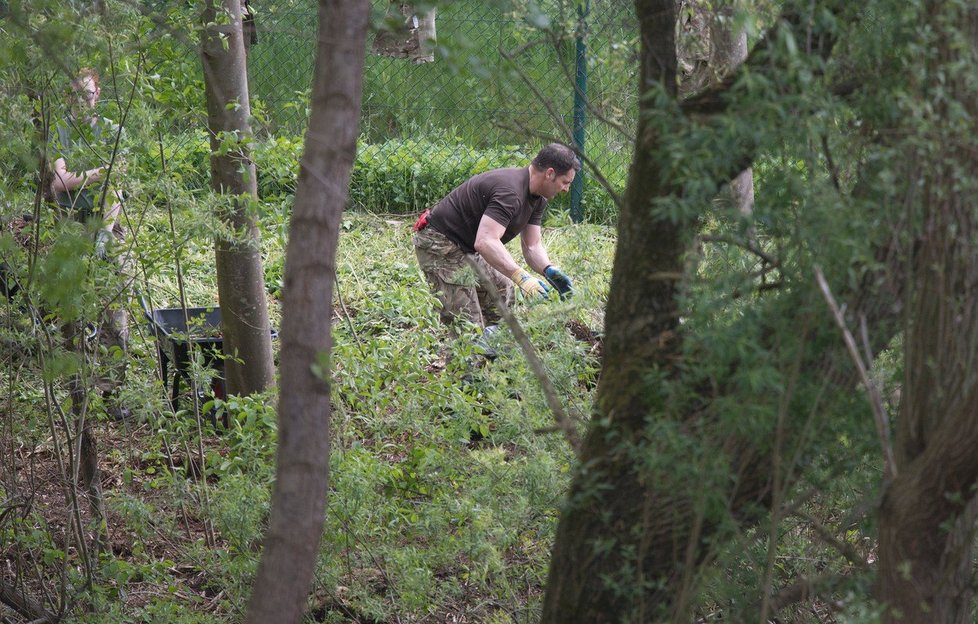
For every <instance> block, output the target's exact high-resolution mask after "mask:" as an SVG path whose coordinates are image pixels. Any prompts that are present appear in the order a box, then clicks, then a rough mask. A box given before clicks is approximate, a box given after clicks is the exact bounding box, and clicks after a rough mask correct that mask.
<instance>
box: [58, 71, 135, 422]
mask: <svg viewBox="0 0 978 624" xmlns="http://www.w3.org/2000/svg"><path fill="white" fill-rule="evenodd" d="M71 90H72V96H71V102H70V105H69V111H68V114H67V115H66V116H65V118H64V119H62V120H60V121H59V122H58V123H57V124H56V125H55V127H54V129H53V132H52V133H51V162H52V169H53V171H52V180H51V191H52V194H53V195H54V198H55V202H56V204H57V208H58V212H59V216H60V218H63V219H72V220H75V221H78V222H79V223H83V224H85V225H86V226H90V227H92V228H93V230H94V235H93V238H94V255H95V257H96V258H98V259H99V260H102V261H106V262H113V263H114V264H116V265H117V269H118V271H119V272H120V273H121V274H123V275H125V273H126V271H125V268H126V265H127V261H126V258H125V256H124V255H122V254H113V248H114V247H120V248H121V242H122V241H123V239H124V230H123V228H122V225H121V223H120V222H119V216H120V214H121V211H122V192H121V191H119V190H117V189H114V188H112V187H111V185H107V184H106V182H107V181H108V180H107V178H108V176H109V172H110V166H111V168H112V176H113V179H115V178H116V177H117V176H121V175H124V162H123V160H122V158H121V157H119V156H118V155H116V156H115V157H114V158H113V155H114V154H116V151H117V147H118V144H119V143H120V142H121V141H120V139H121V138H122V137H121V131H120V129H119V126H118V125H117V124H115V123H114V122H112V121H111V120H110V119H107V118H105V117H101V116H99V115H98V114H97V107H98V100H99V96H100V95H101V88H100V86H99V76H98V73H96V72H95V70H92V69H88V68H86V69H82V70H81V71H80V72H79V73H78V75H77V76H76V77H75V79H74V80H72V81H71ZM103 194H104V197H103ZM103 206H104V209H103ZM112 299H113V300H112V301H110V302H107V303H106V304H105V307H104V310H103V313H102V315H101V319H100V322H99V326H98V327H97V328H96V331H97V333H98V337H99V344H100V345H101V346H102V347H104V353H105V354H106V356H107V357H108V358H109V359H110V360H111V361H112V363H111V365H110V366H108V367H106V368H105V370H103V371H100V375H99V376H98V379H97V381H96V384H97V386H98V388H99V390H101V391H102V394H103V397H104V398H105V400H106V407H107V410H108V412H109V414H110V415H112V416H114V417H117V418H121V417H125V416H127V415H128V413H127V412H128V410H126V409H125V408H124V407H122V406H121V405H120V404H119V403H118V399H117V394H118V389H119V387H121V384H122V382H123V380H124V377H125V369H126V360H127V358H128V344H129V326H128V318H127V315H126V310H125V307H124V305H123V303H124V300H125V297H113V298H112ZM80 334H81V332H80V331H79V329H78V328H66V336H67V337H68V338H69V340H70V341H71V342H75V343H77V342H78V341H79V340H80ZM77 346H78V345H76V347H77Z"/></svg>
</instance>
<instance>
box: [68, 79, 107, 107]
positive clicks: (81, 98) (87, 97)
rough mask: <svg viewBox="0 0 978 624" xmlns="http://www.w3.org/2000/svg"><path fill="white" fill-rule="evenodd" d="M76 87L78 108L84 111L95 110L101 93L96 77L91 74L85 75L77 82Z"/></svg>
mask: <svg viewBox="0 0 978 624" xmlns="http://www.w3.org/2000/svg"><path fill="white" fill-rule="evenodd" d="M74 87H75V101H76V102H77V104H78V108H79V109H80V110H82V111H89V110H93V109H94V108H95V104H97V103H98V96H99V93H101V90H100V89H99V86H98V84H97V83H96V82H95V79H94V78H92V77H91V76H84V77H82V78H79V79H78V80H77V81H76V82H75V84H74Z"/></svg>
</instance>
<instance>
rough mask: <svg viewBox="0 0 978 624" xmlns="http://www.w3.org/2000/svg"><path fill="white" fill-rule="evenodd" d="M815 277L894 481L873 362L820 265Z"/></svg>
mask: <svg viewBox="0 0 978 624" xmlns="http://www.w3.org/2000/svg"><path fill="white" fill-rule="evenodd" d="M815 279H816V281H817V282H818V287H819V288H820V289H821V291H822V294H823V295H824V296H825V301H826V303H828V304H829V308H830V309H831V310H832V315H833V316H834V317H835V322H836V324H838V326H839V329H841V330H842V338H843V340H845V343H846V349H847V350H848V351H849V356H850V357H851V358H852V362H853V364H855V365H856V370H857V371H858V373H859V379H860V380H861V381H862V382H863V385H864V386H865V387H866V394H867V395H868V398H869V405H870V407H871V408H872V410H873V419H874V421H875V423H876V434H877V435H878V436H879V439H880V447H881V449H882V451H883V469H884V474H885V475H886V478H887V480H888V481H892V480H893V479H895V478H896V476H897V465H896V460H895V459H894V458H893V447H892V445H891V444H890V426H889V421H888V420H887V417H886V410H885V409H884V408H883V399H882V397H881V396H880V391H879V385H878V384H877V383H876V381H875V380H874V379H872V378H871V377H870V374H869V369H870V367H871V366H872V362H869V363H868V364H867V363H864V362H863V358H862V356H861V355H860V354H859V347H858V346H856V339H855V338H853V336H852V332H850V331H849V328H848V327H847V326H846V320H845V317H844V316H843V315H842V310H840V309H839V306H838V304H836V302H835V297H833V296H832V291H831V290H830V289H829V284H828V282H827V281H826V280H825V275H824V274H823V273H822V269H820V268H818V267H816V268H815Z"/></svg>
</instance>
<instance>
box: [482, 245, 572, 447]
mask: <svg viewBox="0 0 978 624" xmlns="http://www.w3.org/2000/svg"><path fill="white" fill-rule="evenodd" d="M466 261H467V262H468V264H469V266H471V267H472V269H473V270H474V271H475V272H476V275H478V276H479V281H480V282H482V285H483V286H484V287H485V288H486V290H488V291H489V295H490V296H491V297H492V299H493V302H494V303H495V304H496V307H497V308H498V309H499V311H500V312H501V314H502V317H503V319H504V320H505V321H506V324H507V325H509V329H510V331H512V332H513V337H514V338H516V342H517V343H518V344H519V345H520V349H521V350H522V351H523V355H524V356H526V360H527V362H528V363H529V364H530V368H531V369H532V370H533V374H534V376H536V378H537V381H539V382H540V388H541V389H542V390H543V396H544V398H545V399H546V400H547V406H548V407H550V411H551V412H552V413H553V415H554V420H555V421H556V426H557V427H558V428H559V429H560V430H561V431H562V432H563V434H564V437H565V438H567V443H568V444H570V447H571V448H572V449H574V454H575V455H579V454H580V449H581V440H580V437H579V436H578V434H577V427H575V426H574V422H573V421H572V420H571V418H570V417H569V416H568V415H567V411H566V410H564V406H563V404H561V402H560V399H559V398H557V390H556V389H555V388H554V385H553V383H552V382H551V381H550V377H548V376H547V371H546V369H545V368H544V366H543V361H542V360H541V359H540V356H539V355H537V351H536V349H534V348H533V343H532V342H530V338H529V337H528V336H527V335H526V332H525V331H523V327H522V326H521V325H520V322H519V321H518V320H516V317H515V316H514V315H513V312H512V310H510V309H509V306H507V305H506V302H505V301H503V298H502V297H501V296H500V295H499V290H497V289H496V285H495V284H493V283H492V280H491V279H490V278H489V275H488V274H487V273H486V271H485V269H483V268H482V267H481V266H479V265H478V263H476V262H473V261H472V259H471V258H469V257H468V256H466Z"/></svg>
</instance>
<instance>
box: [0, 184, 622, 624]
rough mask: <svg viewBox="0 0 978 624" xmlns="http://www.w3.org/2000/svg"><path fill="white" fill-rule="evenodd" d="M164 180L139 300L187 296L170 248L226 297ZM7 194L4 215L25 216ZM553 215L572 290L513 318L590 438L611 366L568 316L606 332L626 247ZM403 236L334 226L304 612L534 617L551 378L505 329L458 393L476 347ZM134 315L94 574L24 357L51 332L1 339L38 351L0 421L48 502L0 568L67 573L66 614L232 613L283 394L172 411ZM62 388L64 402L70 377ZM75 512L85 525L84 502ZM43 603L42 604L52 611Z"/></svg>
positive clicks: (405, 618) (11, 527)
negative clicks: (609, 294) (12, 564)
mask: <svg viewBox="0 0 978 624" xmlns="http://www.w3.org/2000/svg"><path fill="white" fill-rule="evenodd" d="M159 184H161V185H162V184H164V183H163V182H160V183H159ZM152 185H153V183H145V185H144V186H143V187H142V188H140V189H139V190H140V191H141V192H142V196H144V197H145V196H150V197H157V198H159V197H164V196H165V197H166V198H167V199H166V201H165V202H163V201H159V200H157V201H154V202H146V203H144V204H139V205H137V204H133V206H131V207H130V209H129V210H130V215H129V216H130V218H131V219H132V221H133V223H136V224H138V226H137V227H133V228H132V242H133V251H134V254H135V255H136V257H137V258H138V263H139V271H138V274H139V275H138V279H137V282H138V284H139V288H138V289H137V291H138V294H141V295H143V296H144V297H145V298H147V299H151V301H152V302H151V304H149V305H152V306H154V307H163V306H178V305H179V304H180V292H181V280H178V279H177V274H176V271H175V263H174V261H173V260H174V257H173V254H176V255H178V256H179V258H180V266H181V269H182V276H181V277H182V290H183V296H184V299H185V300H186V302H187V305H189V306H194V305H209V304H213V303H216V302H217V301H216V277H215V275H214V274H213V261H212V254H213V250H212V247H211V244H210V241H209V240H208V237H207V235H208V234H209V233H210V232H211V231H212V230H211V226H210V225H208V224H207V223H206V220H205V221H201V220H199V219H198V220H195V221H194V222H188V221H187V220H183V219H179V218H178V219H176V220H175V221H174V226H173V227H172V228H171V226H170V225H169V219H168V216H167V211H169V210H173V211H174V212H178V211H181V210H188V211H189V210H191V209H192V208H193V201H191V200H189V199H186V198H185V196H183V195H181V194H180V193H175V192H171V193H165V194H164V193H163V192H162V191H163V190H165V189H155V191H157V192H154V188H153V186H152ZM182 198H183V199H182ZM24 201H26V198H24ZM17 203H18V202H13V203H11V204H8V209H11V210H13V211H16V208H15V207H14V206H15V204H17ZM290 206H291V200H290V198H288V197H282V198H281V199H280V200H279V201H273V202H268V203H267V204H266V206H265V208H264V209H265V211H266V212H265V214H263V216H262V228H263V232H264V234H263V252H264V255H265V265H266V273H267V275H268V276H269V281H268V289H269V293H270V294H269V300H270V303H271V316H272V319H273V323H278V322H279V319H280V310H279V307H278V299H277V297H278V296H280V294H281V291H280V288H281V279H280V278H281V271H282V257H283V255H284V244H285V242H286V241H285V235H286V233H287V223H288V211H289V209H290ZM198 214H199V213H198ZM550 223H551V224H552V225H554V226H555V227H549V228H547V229H546V230H545V240H546V243H547V246H548V249H549V251H550V254H551V256H552V257H553V258H554V260H555V261H558V262H559V263H560V264H561V266H562V268H564V270H565V271H567V272H568V273H569V274H570V275H572V276H573V277H574V278H575V284H576V286H577V293H576V295H575V297H574V298H573V299H571V300H570V301H568V302H550V303H540V304H534V305H528V304H523V303H521V304H520V305H519V306H518V308H517V312H518V317H519V319H520V321H521V323H523V324H524V326H525V328H526V330H527V331H528V333H529V335H530V337H531V339H532V341H533V343H534V345H535V346H536V348H537V349H538V350H539V352H540V354H541V356H542V358H543V360H544V362H545V364H546V366H547V368H548V374H549V376H550V378H551V381H552V382H553V383H554V384H555V386H556V387H557V389H558V391H559V393H560V397H561V399H562V401H563V402H564V403H565V405H566V406H567V408H568V409H569V410H570V411H571V412H572V413H573V414H574V415H575V416H576V418H577V421H578V425H579V426H581V427H583V426H584V424H585V421H586V415H587V413H588V411H589V406H590V404H591V398H592V397H591V393H592V392H593V388H594V386H595V383H596V380H597V374H598V369H599V362H598V359H597V356H596V354H595V353H594V352H593V348H592V345H591V344H589V343H585V342H581V341H579V340H577V339H575V338H574V336H573V335H572V334H571V332H570V331H569V330H568V323H569V322H574V323H577V324H583V325H586V326H588V327H591V328H593V329H596V330H599V329H601V325H602V316H601V313H600V310H601V309H602V308H603V300H604V298H605V295H606V291H607V288H608V283H607V280H608V274H609V268H610V263H611V254H612V252H613V246H614V238H613V234H612V231H611V230H609V229H607V228H604V227H600V226H589V225H574V226H571V225H566V224H565V223H566V218H560V217H557V216H555V218H553V219H551V220H550ZM410 234H411V232H410V220H409V219H406V218H405V217H403V216H401V217H398V216H377V215H368V214H363V213H354V212H348V213H346V214H345V215H344V217H343V223H342V227H341V241H340V250H339V254H338V259H337V260H338V263H337V266H338V276H337V285H338V292H337V297H336V300H335V301H334V302H333V331H334V353H333V357H332V362H333V363H334V368H333V370H332V371H331V375H332V382H333V385H332V388H333V394H332V406H333V409H332V431H333V446H332V456H331V472H330V476H331V480H330V481H331V482H330V490H329V493H328V494H329V499H328V501H329V502H328V509H327V521H326V527H325V529H324V535H323V542H322V553H321V557H320V562H319V566H318V569H317V574H316V581H315V586H314V590H313V593H312V595H311V597H310V610H309V615H308V620H309V621H317V622H349V621H352V620H358V621H365V622H366V621H387V622H393V621H402V622H423V621H429V622H442V621H450V620H451V619H452V618H456V619H460V618H464V619H466V620H467V621H480V622H529V621H533V620H535V619H536V614H537V612H538V607H539V601H540V599H541V596H542V588H543V583H544V580H545V577H546V567H547V560H548V557H549V550H550V546H551V542H552V539H553V532H554V529H555V525H556V518H557V513H558V505H559V503H560V500H561V495H562V493H563V491H564V489H565V487H566V485H567V482H568V479H569V471H570V468H571V462H572V452H571V450H570V449H569V447H568V446H567V444H566V442H565V440H564V439H563V438H562V437H561V436H559V435H558V434H555V433H552V432H551V431H550V430H551V429H552V426H553V418H552V416H551V415H550V413H549V411H548V409H547V407H546V402H545V400H544V398H543V395H542V392H541V390H540V385H539V383H538V382H537V380H536V379H535V378H534V377H533V375H532V373H531V372H530V369H529V367H528V365H527V364H526V360H525V358H524V356H523V354H522V353H521V352H520V350H519V349H518V347H517V346H516V344H515V341H514V340H513V339H512V337H511V335H510V334H509V332H508V330H504V331H502V332H499V333H498V334H497V335H496V336H495V337H494V340H495V341H496V342H495V344H494V346H495V347H496V349H497V350H498V352H499V358H498V359H497V360H496V361H495V362H492V363H490V364H488V365H487V366H485V367H482V368H480V369H478V371H477V372H476V374H475V375H473V376H472V378H471V379H470V380H469V381H466V382H463V381H462V374H463V372H464V371H463V370H462V366H461V364H460V363H462V362H465V361H466V360H467V358H468V357H469V356H470V355H471V353H472V345H471V343H470V342H469V341H468V340H453V339H452V338H451V337H450V334H449V332H448V331H447V329H446V328H445V327H443V326H441V325H440V324H439V322H438V314H437V309H436V307H435V306H436V301H435V299H434V298H433V297H432V295H431V294H430V293H429V292H428V289H427V286H426V284H425V282H424V280H423V277H422V275H421V273H420V270H419V269H418V266H417V263H416V261H415V259H414V257H413V249H412V246H411V243H410ZM11 249H12V248H11ZM167 249H170V250H172V252H171V254H170V255H168V254H167V253H166V250H167ZM8 251H9V249H8ZM513 251H514V254H515V255H516V256H517V257H518V250H517V249H516V248H515V247H514V249H513ZM129 312H130V318H131V321H132V329H133V334H134V335H133V338H132V359H131V362H130V367H129V373H128V376H127V382H126V387H125V389H124V390H123V395H122V396H123V398H124V400H125V401H126V402H128V403H129V404H130V405H131V406H132V407H133V412H134V418H133V419H132V420H130V421H112V420H110V419H108V418H106V417H105V416H104V413H103V412H102V407H101V406H100V405H99V403H98V401H97V400H96V401H95V402H94V403H93V406H92V418H94V419H95V422H96V428H95V432H96V434H95V435H96V438H97V439H98V441H99V446H100V450H101V455H102V457H103V461H102V462H101V469H102V472H103V474H102V483H103V490H104V494H105V499H106V506H107V510H108V523H107V527H108V540H109V548H108V550H107V551H106V552H105V553H103V554H102V555H100V556H99V557H97V560H96V562H95V566H94V567H93V568H92V569H91V570H87V569H86V567H85V566H84V565H83V564H82V557H81V555H80V553H79V552H77V550H76V549H75V548H74V547H73V545H72V543H71V540H70V539H68V538H67V536H68V535H69V534H70V526H71V522H72V520H71V518H70V517H69V516H68V515H67V514H66V512H65V511H64V510H63V505H64V498H63V495H62V494H61V492H62V491H63V490H62V485H61V478H62V477H60V476H59V471H58V469H57V462H56V459H57V456H58V453H59V450H58V449H57V448H55V447H54V446H52V438H51V437H50V431H51V430H50V428H49V426H48V424H47V423H46V422H45V420H46V418H47V416H46V414H47V413H49V411H48V409H47V408H45V396H46V393H45V391H44V388H43V385H42V380H41V378H40V375H39V373H40V370H39V369H38V368H37V360H36V359H34V357H33V356H32V353H31V350H32V349H33V350H34V351H36V352H43V350H44V347H43V345H38V341H39V339H40V338H39V336H40V334H39V333H38V332H39V331H40V330H39V329H38V327H37V326H36V325H31V323H30V322H27V323H24V322H23V321H24V319H23V310H20V309H18V308H16V307H13V306H8V307H6V309H5V310H4V311H3V312H2V319H3V329H4V339H5V340H10V341H14V340H22V341H24V342H25V343H26V344H27V345H28V348H26V349H25V350H23V352H21V353H19V354H17V355H16V356H14V355H11V354H10V352H9V351H6V350H5V353H7V354H8V355H7V357H6V358H5V361H4V366H5V369H6V370H7V371H8V373H9V375H15V376H16V378H17V383H16V388H17V392H16V393H15V394H14V395H12V396H11V397H10V399H9V401H8V403H9V404H10V406H11V409H12V410H13V411H14V412H15V413H17V414H18V415H19V416H18V421H17V425H16V426H15V427H13V428H11V429H9V431H10V432H11V433H12V435H13V436H14V437H15V439H16V440H17V442H16V444H15V447H17V448H21V449H33V451H30V453H29V461H27V460H26V459H24V458H20V460H21V461H18V465H27V464H31V463H32V464H33V465H35V468H34V469H33V473H32V477H31V479H30V480H27V479H26V478H23V479H21V480H20V481H19V483H21V487H22V491H23V492H32V493H33V496H34V497H35V498H34V500H36V501H37V502H35V503H34V504H32V505H28V507H27V508H26V509H25V511H24V513H23V514H14V515H13V516H5V517H4V518H3V522H0V530H2V531H3V535H4V544H5V547H4V554H5V557H7V558H8V560H10V561H15V560H19V561H20V562H21V564H22V565H23V566H24V568H22V570H24V571H26V570H27V569H29V565H28V563H29V560H30V559H32V558H33V559H34V560H36V561H38V562H43V564H40V565H36V566H35V567H33V568H32V569H33V572H31V573H24V575H23V576H24V578H26V579H27V581H26V586H27V587H28V588H30V589H31V590H32V593H34V592H36V593H37V594H38V595H44V592H45V591H47V592H49V593H50V592H54V591H56V588H58V587H59V586H61V584H62V582H63V585H64V586H65V587H67V588H68V589H67V596H66V599H65V600H64V601H63V608H64V609H65V615H66V616H67V617H66V619H65V621H69V622H70V621H75V622H86V623H94V622H100V623H111V622H120V623H121V622H174V623H189V622H201V623H203V622H225V621H238V620H240V619H241V618H242V617H243V613H244V609H245V607H246V604H247V597H248V594H249V592H250V589H251V587H250V583H251V580H252V578H253V576H254V573H255V570H256V567H257V563H258V559H259V557H260V552H261V544H262V532H263V530H264V528H265V526H266V525H267V522H268V513H269V498H270V489H271V485H272V483H273V480H274V470H275V466H274V458H275V442H276V436H277V420H276V416H275V405H276V397H275V393H274V391H270V392H269V393H267V394H266V395H264V396H256V397H229V398H228V399H226V400H215V399H212V398H211V397H210V396H208V395H207V393H206V392H203V391H202V393H201V397H200V399H199V400H196V401H195V400H194V396H195V395H194V393H193V392H192V391H190V392H187V391H185V392H184V394H183V396H182V397H181V399H180V405H179V409H178V410H177V411H176V412H174V411H173V410H172V409H170V407H169V405H168V404H167V402H166V400H165V396H166V393H168V392H169V388H166V387H165V385H164V383H163V380H161V379H160V371H159V368H158V353H157V348H156V344H155V342H154V339H153V337H152V336H151V334H150V332H148V331H147V324H146V322H145V318H144V317H143V316H142V311H141V310H140V309H139V305H138V303H137V300H136V299H135V298H134V299H133V300H132V301H131V302H130V306H129ZM52 322H54V321H53V319H49V320H46V321H42V325H43V324H44V323H52ZM41 333H43V332H41ZM32 345H33V346H32ZM449 356H451V357H449ZM446 360H450V361H448V363H447V364H446ZM192 374H193V375H192V376H194V377H195V381H196V382H197V384H196V385H197V386H198V387H200V388H207V387H209V385H208V383H207V381H208V379H207V378H208V376H209V375H212V374H213V371H208V370H207V369H206V367H203V366H201V365H200V362H198V363H197V365H196V366H193V367H192ZM59 379H61V378H60V377H59ZM186 386H187V384H185V385H184V388H186ZM54 392H55V398H56V400H59V401H63V400H65V396H66V395H65V394H64V393H65V386H64V382H63V381H56V382H55V385H54ZM58 397H61V398H58ZM54 426H55V428H56V430H58V431H61V433H62V434H63V431H62V430H61V429H60V427H61V425H60V424H59V423H55V425H54ZM59 435H61V434H59ZM25 462H26V463H25ZM9 494H10V495H11V496H12V495H14V494H15V493H14V492H13V491H11V492H9ZM82 516H83V518H82V519H83V521H85V522H88V521H90V518H89V517H88V516H87V515H86V513H85V511H84V509H83V510H82ZM59 536H60V537H59ZM25 557H26V559H25ZM19 565H20V564H19ZM52 601H53V602H52V604H49V605H48V608H53V606H55V605H57V600H55V599H54V598H52Z"/></svg>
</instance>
